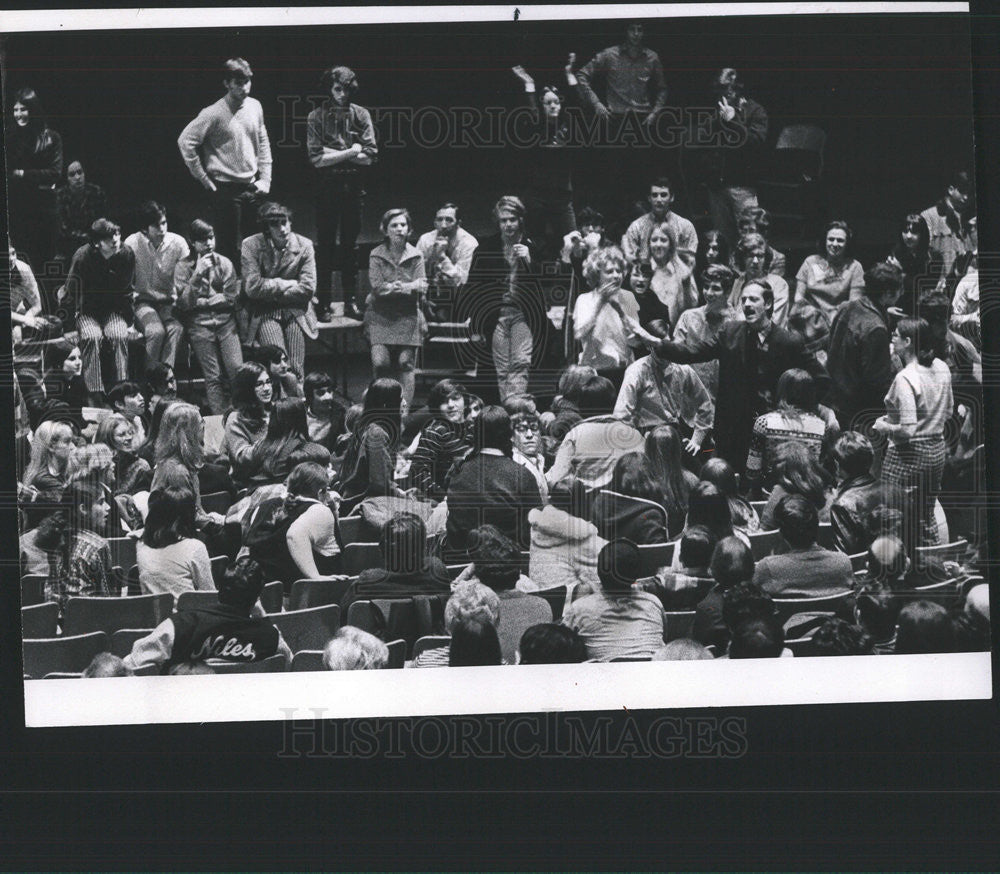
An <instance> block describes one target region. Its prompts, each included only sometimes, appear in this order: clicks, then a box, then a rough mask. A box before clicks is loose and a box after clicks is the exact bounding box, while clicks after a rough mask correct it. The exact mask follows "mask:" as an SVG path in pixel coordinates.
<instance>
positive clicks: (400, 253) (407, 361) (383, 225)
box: [365, 208, 427, 406]
mask: <svg viewBox="0 0 1000 874" xmlns="http://www.w3.org/2000/svg"><path fill="white" fill-rule="evenodd" d="M379 228H380V230H381V231H382V236H383V238H384V240H385V242H383V243H382V244H381V245H378V246H376V247H375V248H374V249H372V253H371V255H370V256H369V260H368V275H369V277H370V280H371V288H372V291H371V294H370V295H369V296H368V302H367V309H366V310H365V331H366V332H367V334H368V341H369V342H370V343H371V347H372V348H371V355H372V370H373V371H374V373H375V376H376V378H387V377H396V378H398V379H399V383H400V385H401V386H402V390H403V399H404V400H405V401H406V403H407V406H409V405H410V404H412V403H413V392H414V387H415V377H414V374H413V368H414V365H415V363H416V352H417V349H418V348H419V347H420V346H422V345H423V342H424V336H425V335H426V333H427V320H426V319H425V318H424V314H423V312H422V311H421V309H420V301H421V298H422V297H423V296H424V295H425V294H426V293H427V278H426V276H425V272H424V256H423V255H421V254H420V250H419V249H417V247H416V246H414V245H413V244H412V243H410V242H409V241H408V237H409V236H410V232H411V231H412V230H413V223H412V221H411V219H410V213H409V211H408V210H405V209H402V208H397V209H390V210H388V211H387V212H386V213H385V214H384V215H383V216H382V221H381V222H380V224H379Z"/></svg>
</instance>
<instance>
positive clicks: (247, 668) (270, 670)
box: [205, 653, 288, 674]
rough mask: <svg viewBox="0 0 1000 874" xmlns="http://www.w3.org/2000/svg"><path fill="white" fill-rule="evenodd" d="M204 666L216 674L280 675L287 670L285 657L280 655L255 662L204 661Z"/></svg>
mask: <svg viewBox="0 0 1000 874" xmlns="http://www.w3.org/2000/svg"><path fill="white" fill-rule="evenodd" d="M205 664H206V665H208V666H209V667H210V668H211V669H212V670H213V671H215V673H217V674H280V673H282V672H284V671H287V670H288V667H287V665H286V664H285V657H284V656H283V655H282V654H281V653H276V654H275V655H273V656H268V657H267V658H266V659H261V660H260V661H257V662H231V661H227V660H226V659H206V660H205Z"/></svg>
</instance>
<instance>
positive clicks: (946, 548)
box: [915, 539, 969, 567]
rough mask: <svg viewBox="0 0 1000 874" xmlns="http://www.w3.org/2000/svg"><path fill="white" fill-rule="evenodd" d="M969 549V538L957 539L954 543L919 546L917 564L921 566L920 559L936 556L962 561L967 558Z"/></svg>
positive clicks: (946, 559)
mask: <svg viewBox="0 0 1000 874" xmlns="http://www.w3.org/2000/svg"><path fill="white" fill-rule="evenodd" d="M968 551H969V541H968V540H964V539H963V540H956V541H954V542H953V543H943V544H941V545H940V546H918V547H917V548H916V550H915V552H916V556H915V557H916V559H917V562H918V564H917V566H918V567H919V566H920V564H919V561H920V559H924V560H926V559H929V558H935V559H937V560H938V561H957V562H961V561H963V560H964V559H965V556H966V554H967V553H968Z"/></svg>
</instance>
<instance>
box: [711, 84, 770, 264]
mask: <svg viewBox="0 0 1000 874" xmlns="http://www.w3.org/2000/svg"><path fill="white" fill-rule="evenodd" d="M713 87H714V90H715V95H716V98H717V100H718V103H717V107H718V108H717V110H716V113H715V115H714V116H713V118H712V127H711V134H712V147H711V157H710V160H709V166H710V169H711V172H710V177H709V179H708V180H707V181H708V202H709V209H710V210H711V213H712V227H714V228H716V229H718V230H720V231H722V232H723V233H724V234H725V235H726V237H727V238H728V240H729V245H730V247H733V246H735V245H736V243H737V241H738V240H739V236H738V235H737V225H736V223H737V221H738V220H739V218H740V216H741V215H742V214H743V213H744V212H746V211H747V210H750V209H753V208H755V207H756V206H757V191H756V189H755V187H754V186H755V185H756V184H757V180H758V178H760V158H761V152H762V150H763V147H764V143H765V142H766V141H767V112H766V111H765V110H764V107H763V106H761V105H760V104H759V103H757V101H755V100H751V99H750V98H749V97H744V96H743V80H742V79H741V78H740V74H739V73H737V72H736V70H734V69H733V68H732V67H726V68H724V69H722V70H720V71H719V73H718V75H717V76H716V77H715V81H714V83H713Z"/></svg>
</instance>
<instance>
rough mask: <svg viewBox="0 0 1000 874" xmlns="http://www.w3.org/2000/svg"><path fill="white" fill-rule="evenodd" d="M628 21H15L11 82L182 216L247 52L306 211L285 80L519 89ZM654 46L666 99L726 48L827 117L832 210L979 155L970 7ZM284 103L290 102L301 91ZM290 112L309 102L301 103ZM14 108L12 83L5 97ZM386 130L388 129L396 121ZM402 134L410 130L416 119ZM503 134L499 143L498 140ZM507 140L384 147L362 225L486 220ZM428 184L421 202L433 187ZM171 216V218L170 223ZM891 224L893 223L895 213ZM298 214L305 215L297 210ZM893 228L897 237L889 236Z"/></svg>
mask: <svg viewBox="0 0 1000 874" xmlns="http://www.w3.org/2000/svg"><path fill="white" fill-rule="evenodd" d="M623 27H624V22H620V21H579V22H566V21H560V22H550V23H530V22H524V21H521V22H518V23H514V22H510V23H504V24H470V25H461V24H460V25H405V26H404V25H392V24H381V25H370V26H367V25H366V26H350V27H337V26H330V27H319V26H316V27H294V28H249V27H247V28H234V29H232V30H228V29H227V30H176V31H145V32H142V31H117V32H114V31H101V32H83V33H45V34H16V35H11V36H9V37H8V38H7V40H6V43H5V48H6V65H5V78H4V86H5V89H6V94H7V95H9V94H10V93H11V89H14V88H17V87H19V86H20V85H22V84H31V85H32V86H34V87H35V88H36V89H37V90H38V91H39V93H40V95H41V97H42V99H43V101H44V102H45V105H46V106H47V107H48V110H49V114H50V116H51V122H52V124H53V126H54V127H55V128H56V129H57V130H59V131H60V132H61V133H62V135H63V138H64V142H65V146H66V158H67V162H68V161H69V160H70V159H72V158H74V157H80V158H81V159H82V160H83V161H84V162H85V164H86V167H87V170H88V176H89V178H90V179H91V180H92V181H97V182H100V183H101V184H103V185H105V187H106V188H107V189H108V190H109V193H110V195H111V198H112V200H113V202H114V203H116V204H117V205H118V206H119V207H120V209H119V215H118V218H119V220H121V221H123V222H124V224H125V226H126V230H128V229H129V226H130V225H131V224H132V223H133V222H134V219H132V217H131V216H130V214H129V212H128V208H131V207H132V206H133V205H134V204H135V203H137V202H138V201H139V200H141V199H143V198H145V197H148V196H152V197H156V198H158V199H161V200H164V201H165V202H166V203H167V204H168V205H172V209H173V216H174V217H175V218H187V217H190V215H187V214H188V213H189V212H190V210H191V209H194V208H195V207H194V206H193V205H192V204H195V203H196V202H197V196H198V188H197V186H196V184H195V183H194V181H193V180H192V179H191V177H190V176H189V175H188V173H187V170H186V168H185V167H184V165H183V163H182V161H181V160H180V156H179V154H178V151H177V148H176V143H175V141H176V137H177V134H178V133H179V132H180V130H181V129H182V128H183V126H184V125H185V124H186V123H187V122H188V121H189V120H190V119H191V118H193V117H194V115H195V114H196V113H197V111H198V110H199V109H200V108H202V107H203V106H205V105H207V104H208V103H210V102H212V101H213V100H215V99H217V98H218V97H219V96H221V94H222V86H221V82H220V78H221V77H220V74H219V73H218V67H219V65H220V62H221V60H223V59H225V58H226V57H227V56H230V55H234V54H239V55H242V56H244V57H246V58H247V59H248V60H249V61H250V63H251V64H252V66H253V68H254V71H255V74H256V75H255V79H254V86H253V95H254V96H255V97H257V98H258V99H259V100H260V101H261V102H262V104H263V106H264V110H265V113H266V114H267V116H268V119H267V121H268V128H269V130H270V132H271V138H272V143H278V142H279V141H280V142H283V143H284V144H283V145H280V146H277V147H276V148H275V149H274V151H275V172H274V177H275V186H274V193H275V194H276V195H277V196H279V197H283V198H285V199H287V200H289V201H292V202H293V204H297V205H298V206H299V207H300V208H301V209H303V210H304V213H303V214H301V219H302V221H304V222H305V223H307V224H308V223H309V222H311V220H312V219H311V213H310V206H309V200H310V197H309V190H310V185H311V179H312V177H311V168H310V167H309V165H308V164H307V162H306V160H305V149H304V128H303V126H301V125H300V126H299V127H298V128H296V129H288V128H285V133H284V134H283V133H282V130H283V125H284V124H285V123H286V122H287V118H283V111H284V110H283V105H282V103H281V102H280V98H281V97H282V96H283V95H284V96H285V97H286V98H287V100H288V101H293V100H294V98H295V97H296V96H305V95H309V94H313V95H317V94H318V77H319V72H320V71H321V70H322V69H323V67H324V66H326V65H328V64H330V63H334V62H336V63H345V64H348V65H350V66H351V67H353V68H354V69H355V70H356V71H357V72H358V74H359V80H360V83H361V91H360V93H359V95H358V102H360V103H362V105H365V106H368V107H373V108H374V107H383V108H384V107H388V106H392V107H411V108H419V107H422V106H427V105H436V106H441V107H446V108H447V107H451V106H459V105H466V106H472V107H485V106H487V105H491V106H504V105H506V106H514V105H517V104H518V103H519V102H520V100H521V93H520V84H519V83H518V82H517V80H516V79H515V78H514V77H513V75H512V74H511V72H510V66H511V65H512V64H514V63H522V64H524V65H525V66H526V67H527V68H528V69H529V71H531V72H532V73H533V74H534V76H535V79H536V81H537V82H539V83H543V82H546V81H550V80H551V81H560V80H561V68H562V64H563V63H565V58H566V55H567V53H568V52H569V51H575V52H576V55H577V64H578V66H580V65H582V64H584V63H585V62H586V61H587V60H588V59H589V58H590V57H592V56H593V54H594V53H595V52H596V51H597V50H599V49H601V48H603V47H606V46H608V45H611V44H613V43H616V42H619V41H620V37H621V33H622V30H623ZM646 44H647V45H648V46H649V47H651V48H653V49H655V50H656V51H657V52H658V53H659V55H660V57H661V59H662V61H663V65H664V68H665V72H666V79H667V83H668V85H669V88H670V96H669V102H670V103H671V104H672V105H681V106H699V105H700V106H710V105H711V102H710V99H709V95H708V93H707V88H706V85H707V83H708V81H709V80H710V79H711V76H712V73H713V71H714V70H716V69H717V68H719V67H720V66H723V65H731V66H735V67H737V68H738V69H740V70H741V71H742V72H743V75H744V78H745V80H746V82H747V86H748V94H750V95H751V96H753V97H755V98H756V99H757V100H759V101H760V102H761V103H762V104H763V105H764V106H765V107H766V108H767V109H768V111H769V113H770V116H771V122H772V123H771V140H772V142H773V140H774V139H775V138H776V136H777V133H778V131H779V130H780V129H781V127H782V126H783V125H785V124H789V123H816V124H820V125H821V126H822V127H823V128H824V129H825V130H826V131H827V133H828V137H829V139H828V144H827V180H828V182H829V190H830V198H831V201H830V205H831V208H832V210H833V211H835V212H837V213H839V214H842V215H845V216H846V217H847V218H848V219H850V220H854V221H858V222H860V223H861V224H862V225H863V226H864V225H865V223H866V222H869V223H871V224H870V227H871V229H872V230H871V231H870V232H869V235H871V234H875V235H877V236H879V237H881V236H883V235H885V234H889V235H890V236H891V235H892V233H893V231H892V229H893V228H894V227H895V225H896V223H897V221H898V219H899V218H900V217H901V215H902V214H903V213H905V212H907V211H910V210H912V209H921V208H924V207H926V206H927V205H929V204H930V203H932V202H933V201H934V200H936V199H937V197H938V196H940V193H941V189H942V184H943V178H944V176H945V175H946V174H947V173H948V172H949V171H950V170H951V169H952V168H955V167H968V166H971V165H972V163H973V161H972V142H973V138H972V120H971V119H972V105H971V96H970V68H969V65H970V50H969V26H968V22H967V20H966V19H965V18H963V17H960V16H947V15H927V16H916V15H910V16H905V17H903V16H894V15H885V16H871V15H869V16H864V17H863V18H862V17H855V16H847V15H831V16H793V15H789V16H785V17H781V18H755V17H747V18H717V19H673V20H659V21H654V22H649V23H647V36H646ZM290 105H291V103H286V104H285V106H286V107H288V106H290ZM297 108H298V111H299V112H300V113H301V114H302V115H303V116H304V113H305V112H306V111H308V106H307V104H306V103H305V102H300V103H299V105H298V107H297ZM5 109H8V110H9V99H8V100H5ZM384 133H385V132H383V134H384ZM404 136H405V132H404ZM505 151H506V153H507V154H505ZM509 152H510V150H509V149H508V150H503V149H500V150H497V149H471V150H470V149H466V150H457V149H452V148H448V147H446V146H442V147H440V148H436V149H428V148H421V147H418V146H416V145H414V144H413V143H412V142H411V143H408V144H407V146H406V147H400V148H396V149H389V150H383V155H382V159H381V162H380V165H379V167H378V168H377V172H374V173H373V174H372V178H371V183H370V185H369V192H370V197H369V203H370V207H369V209H368V215H367V216H366V233H370V232H371V228H372V224H373V222H374V221H376V220H377V216H378V214H381V212H382V210H383V209H385V208H386V207H387V206H389V205H390V203H389V201H390V200H391V201H393V202H400V201H402V200H404V198H417V199H418V204H419V208H418V209H417V212H418V213H420V214H418V215H416V216H415V220H416V223H417V225H418V227H419V226H422V225H425V224H427V223H428V222H429V220H430V215H425V214H423V213H429V212H430V211H431V210H432V209H433V206H434V202H435V201H438V200H439V196H461V197H464V198H465V199H466V202H470V199H471V204H472V206H473V209H472V210H467V212H469V213H470V217H469V219H468V220H467V224H470V226H473V227H475V225H476V224H479V223H481V221H482V219H483V218H485V216H484V215H482V216H481V215H476V216H472V215H471V213H472V212H476V213H479V212H480V210H485V208H486V205H487V204H488V203H489V202H490V201H491V200H492V198H493V197H495V195H496V194H498V193H500V189H501V188H504V187H505V186H507V185H509V184H510V182H511V181H512V180H511V179H510V177H509V175H508V174H509V173H510V172H512V169H511V161H510V160H509V157H510V155H509ZM424 198H426V204H424ZM175 227H176V224H175ZM886 228H888V230H886ZM299 229H300V230H304V229H305V228H303V227H302V226H301V222H300V226H299ZM887 242H888V240H887Z"/></svg>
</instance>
